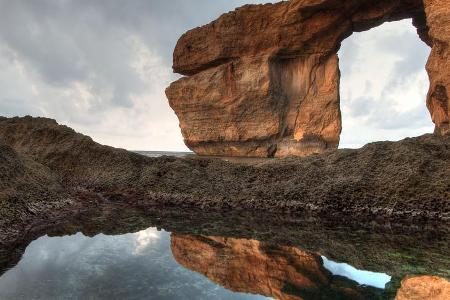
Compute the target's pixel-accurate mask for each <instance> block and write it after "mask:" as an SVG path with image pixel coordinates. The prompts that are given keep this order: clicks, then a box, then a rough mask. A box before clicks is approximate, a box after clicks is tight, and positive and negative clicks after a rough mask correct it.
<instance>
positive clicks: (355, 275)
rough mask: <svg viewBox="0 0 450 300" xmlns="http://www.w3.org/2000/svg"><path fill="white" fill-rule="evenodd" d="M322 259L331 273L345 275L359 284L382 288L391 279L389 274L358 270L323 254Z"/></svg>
mask: <svg viewBox="0 0 450 300" xmlns="http://www.w3.org/2000/svg"><path fill="white" fill-rule="evenodd" d="M322 259H323V266H324V267H325V268H326V269H327V270H328V271H330V272H331V273H332V274H333V275H339V276H344V277H347V278H349V279H351V280H354V281H356V282H357V283H359V284H361V285H368V286H373V287H376V288H380V289H384V288H385V286H386V284H387V283H388V282H389V281H391V276H389V275H387V274H384V273H375V272H370V271H362V270H358V269H356V268H354V267H352V266H350V265H348V264H344V263H337V262H334V261H331V260H328V259H327V258H326V257H325V256H322Z"/></svg>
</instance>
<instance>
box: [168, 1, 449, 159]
mask: <svg viewBox="0 0 450 300" xmlns="http://www.w3.org/2000/svg"><path fill="white" fill-rule="evenodd" d="M404 18H412V19H413V23H414V25H415V26H416V27H417V29H418V34H419V36H420V37H421V39H422V40H424V41H425V42H426V43H427V44H428V45H430V46H431V47H432V53H431V56H430V59H429V62H428V64H427V70H428V73H429V75H430V81H431V86H430V92H429V94H428V100H427V104H428V107H429V110H430V112H431V115H432V119H433V122H434V123H435V124H436V133H439V134H447V133H449V132H450V129H449V119H450V110H449V107H450V105H449V97H448V91H449V89H450V65H449V64H450V62H449V57H448V53H449V50H448V42H449V41H450V30H449V29H448V28H450V9H449V8H448V4H446V3H445V1H433V0H425V1H424V3H422V0H389V1H388V0H384V1H378V0H377V1H375V0H361V1H344V0H292V1H287V2H280V3H277V4H265V5H247V6H244V7H242V8H238V9H237V10H235V11H233V12H230V13H227V14H224V15H222V16H221V17H220V18H219V19H217V20H216V21H214V22H212V23H210V24H208V25H205V26H203V27H200V28H196V29H193V30H191V31H188V32H187V33H186V34H184V35H183V36H182V37H181V38H180V40H179V41H178V44H177V46H176V48H175V52H174V65H173V68H174V71H175V72H177V73H180V74H183V75H186V77H183V78H181V79H180V80H178V81H176V82H174V83H172V84H171V85H170V87H169V88H167V90H166V94H167V97H168V99H169V103H170V105H171V107H172V108H173V109H174V111H175V112H176V114H177V116H178V118H179V120H180V127H181V130H182V133H183V136H184V138H185V143H186V145H187V146H188V147H189V148H191V149H192V150H193V151H195V152H196V153H198V154H200V155H227V156H228V155H229V156H259V157H266V156H269V157H270V156H277V157H282V156H288V155H299V156H302V155H307V154H310V153H315V152H321V151H324V150H325V149H328V148H336V147H337V146H338V144H339V135H340V132H341V114H340V108H339V79H340V73H339V61H338V57H337V51H338V49H339V47H340V44H341V42H342V41H343V40H344V39H345V38H346V37H348V36H349V35H351V34H352V33H353V32H357V31H363V30H368V29H370V28H372V27H375V26H378V25H380V24H382V23H383V22H386V21H394V20H400V19H404Z"/></svg>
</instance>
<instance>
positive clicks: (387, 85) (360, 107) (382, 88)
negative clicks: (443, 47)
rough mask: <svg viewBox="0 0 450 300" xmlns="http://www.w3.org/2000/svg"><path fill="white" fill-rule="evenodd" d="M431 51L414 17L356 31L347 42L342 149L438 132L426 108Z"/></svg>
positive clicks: (342, 51) (343, 50)
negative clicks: (421, 36) (413, 19)
mask: <svg viewBox="0 0 450 300" xmlns="http://www.w3.org/2000/svg"><path fill="white" fill-rule="evenodd" d="M430 52H431V48H430V47H429V46H428V45H427V44H425V43H424V42H423V41H422V40H421V39H420V37H419V35H418V34H417V29H416V28H415V27H414V26H413V24H412V20H411V19H405V20H401V21H395V22H389V23H384V24H382V25H380V26H378V27H376V28H372V29H371V30H369V31H365V32H357V33H353V34H352V35H351V36H350V37H348V38H347V39H345V40H344V41H343V42H342V46H341V48H340V50H339V52H338V55H339V59H340V62H339V67H340V71H341V79H340V107H341V114H342V133H341V136H340V148H359V147H361V146H363V145H365V144H367V143H369V142H374V141H384V140H391V141H397V140H400V139H403V138H406V137H413V136H419V135H422V134H425V133H432V132H433V130H434V123H433V122H432V120H431V117H430V113H429V111H428V109H427V107H426V96H427V92H428V89H429V85H430V82H429V78H428V75H427V72H426V70H425V65H426V62H427V59H428V57H429V55H430Z"/></svg>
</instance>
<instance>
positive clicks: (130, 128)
mask: <svg viewBox="0 0 450 300" xmlns="http://www.w3.org/2000/svg"><path fill="white" fill-rule="evenodd" d="M265 2H267V1H264V0H262V1H261V0H260V1H258V0H253V1H252V0H214V1H211V0H171V1H166V0H130V1H123V0H98V1H91V0H40V1H34V0H14V1H10V0H0V91H1V92H0V115H3V116H8V117H12V116H24V115H32V116H45V117H50V118H54V119H56V120H57V121H58V122H59V123H60V124H65V125H68V126H70V127H72V128H74V129H75V130H77V131H78V132H81V133H83V134H86V135H89V136H91V137H92V138H93V139H94V140H95V141H97V142H99V143H102V144H107V145H111V146H115V147H121V148H125V149H129V150H156V151H157V150H166V151H186V150H187V148H186V146H185V145H184V143H183V139H182V136H181V133H180V129H179V125H178V119H177V118H176V116H175V114H174V112H173V111H172V109H171V108H170V107H169V105H168V101H167V99H166V97H165V94H164V90H165V88H166V87H167V86H168V85H169V84H170V82H172V81H174V80H176V79H177V78H179V75H177V74H173V72H172V68H171V65H172V52H173V48H174V47H175V44H176V42H177V40H178V38H179V37H180V36H181V34H183V33H184V32H185V31H187V30H189V29H191V28H194V27H196V26H201V25H203V24H206V23H208V22H210V21H212V20H214V19H215V18H217V17H218V16H220V15H221V14H222V13H225V12H228V11H230V10H232V9H234V8H235V7H238V6H241V5H243V4H246V3H265ZM400 41H401V42H400ZM429 51H430V50H429V48H428V46H426V45H425V44H424V43H423V42H421V41H420V40H419V38H418V36H417V34H416V32H415V30H414V27H413V26H412V24H411V21H410V20H404V21H400V22H395V23H389V24H384V25H382V26H380V27H378V28H375V29H372V30H370V31H367V32H363V33H356V34H353V35H352V36H351V37H349V38H347V39H346V40H345V41H344V43H343V45H342V48H341V50H340V51H339V57H340V61H341V62H340V67H341V72H342V80H341V102H342V105H341V108H342V112H343V133H342V137H341V147H360V146H362V145H364V144H365V143H367V142H370V141H377V140H398V139H401V138H403V137H407V136H417V135H420V134H423V133H426V132H432V130H433V124H432V123H431V119H430V116H429V113H428V111H427V110H426V107H425V95H426V92H427V89H428V84H429V83H428V77H427V74H426V72H425V69H424V66H425V63H426V59H427V57H428V54H429Z"/></svg>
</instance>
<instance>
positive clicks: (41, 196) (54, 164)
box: [0, 117, 450, 234]
mask: <svg viewBox="0 0 450 300" xmlns="http://www.w3.org/2000/svg"><path fill="white" fill-rule="evenodd" d="M0 171H1V172H0V234H1V233H3V234H6V233H11V232H14V231H20V230H21V228H23V226H22V225H23V224H27V223H29V222H31V221H32V220H33V219H35V218H38V217H39V218H44V219H45V218H48V219H51V217H52V215H55V214H56V215H62V212H63V211H65V209H66V208H67V207H69V211H70V209H73V208H71V207H77V209H79V208H80V207H83V206H85V205H88V204H89V203H99V202H102V203H104V202H111V201H113V202H123V203H130V204H145V205H150V206H154V207H166V208H168V207H174V208H177V209H180V208H181V209H183V208H189V207H191V208H194V207H196V208H201V209H203V210H214V209H220V210H221V211H226V210H228V209H233V210H246V211H258V210H261V211H267V212H274V213H275V212H276V213H289V214H293V215H297V216H307V215H313V216H319V217H321V216H323V217H326V218H328V219H333V218H340V220H341V222H347V221H349V220H363V221H368V220H370V219H380V220H391V221H399V222H400V221H402V222H403V221H404V222H410V221H414V222H415V223H418V222H425V221H429V220H437V221H440V222H449V220H450V201H449V199H450V180H449V178H450V137H448V136H445V137H437V136H434V135H424V136H421V137H417V138H408V139H405V140H402V141H399V142H378V143H372V144H368V145H366V146H365V147H363V148H361V149H358V150H330V151H328V152H326V153H323V154H317V155H312V156H309V157H305V158H286V159H266V160H263V161H259V162H256V163H252V164H240V163H231V162H227V161H224V160H222V159H219V158H204V157H198V156H190V157H185V158H174V157H160V158H149V157H145V156H142V155H139V154H136V153H133V152H128V151H126V150H123V149H115V148H112V147H108V146H102V145H100V144H98V143H96V142H94V141H93V140H92V139H91V138H89V137H87V136H84V135H82V134H79V133H76V132H75V131H74V130H72V129H70V128H68V127H66V126H62V125H58V124H57V123H56V121H54V120H50V119H45V118H32V117H24V118H11V119H7V118H0ZM342 220H344V221H342ZM16 226H19V227H16Z"/></svg>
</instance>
